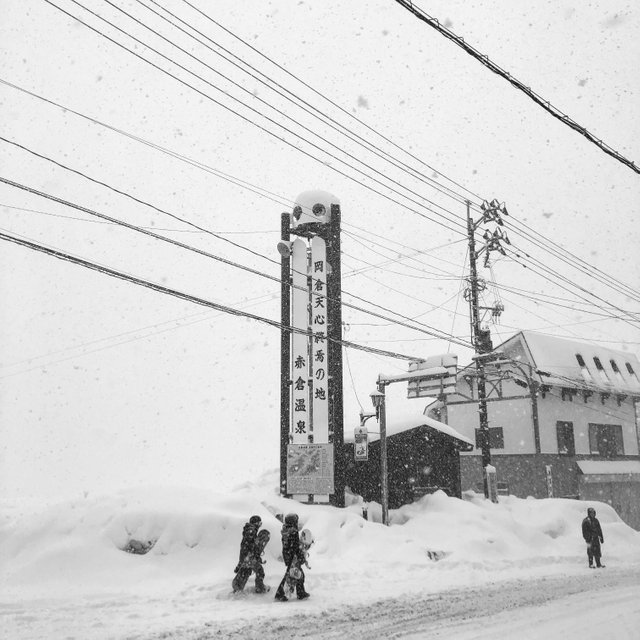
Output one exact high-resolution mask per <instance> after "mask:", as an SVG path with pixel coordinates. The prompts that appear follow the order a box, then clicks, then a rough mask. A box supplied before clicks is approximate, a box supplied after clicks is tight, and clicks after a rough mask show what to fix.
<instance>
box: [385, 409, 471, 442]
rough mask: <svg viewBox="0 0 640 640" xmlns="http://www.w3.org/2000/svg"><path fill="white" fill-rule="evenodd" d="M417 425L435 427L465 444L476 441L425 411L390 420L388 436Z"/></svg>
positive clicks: (436, 429)
mask: <svg viewBox="0 0 640 640" xmlns="http://www.w3.org/2000/svg"><path fill="white" fill-rule="evenodd" d="M416 427H429V428H431V429H434V430H435V431H439V432H440V433H444V434H445V435H447V436H449V437H451V438H454V439H455V440H459V441H460V442H464V443H465V444H469V445H471V446H475V445H474V443H473V442H472V441H471V440H469V438H467V437H466V436H463V435H462V434H461V433H460V432H459V431H456V429H454V428H453V427H451V426H449V425H448V424H445V423H444V422H440V421H438V420H434V419H433V418H429V416H425V415H424V414H423V413H418V414H416V415H415V416H411V417H409V418H405V419H402V420H394V421H389V423H388V424H387V436H392V435H394V434H396V433H402V432H403V431H408V430H409V429H415V428H416Z"/></svg>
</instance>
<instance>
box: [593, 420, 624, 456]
mask: <svg viewBox="0 0 640 640" xmlns="http://www.w3.org/2000/svg"><path fill="white" fill-rule="evenodd" d="M589 450H590V451H591V454H592V455H595V456H602V457H603V458H613V457H614V456H623V455H624V441H623V439H622V426H621V425H619V424H594V423H591V422H590V423H589Z"/></svg>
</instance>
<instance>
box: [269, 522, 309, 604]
mask: <svg viewBox="0 0 640 640" xmlns="http://www.w3.org/2000/svg"><path fill="white" fill-rule="evenodd" d="M298 529H299V527H298V515H297V514H295V513H290V514H288V515H286V516H285V518H284V524H283V526H282V557H283V559H284V563H285V564H286V566H287V568H286V570H285V572H284V577H283V578H282V581H281V582H280V585H279V586H278V590H277V591H276V600H280V601H282V602H285V601H287V600H288V598H287V596H286V595H285V591H284V589H285V584H295V590H296V596H297V597H298V600H304V599H305V598H308V597H309V594H308V593H307V592H306V591H305V588H304V571H303V570H302V565H303V564H306V561H307V558H306V555H305V552H304V549H303V547H302V545H301V543H300V534H299V533H298ZM293 576H295V577H293Z"/></svg>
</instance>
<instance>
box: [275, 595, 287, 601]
mask: <svg viewBox="0 0 640 640" xmlns="http://www.w3.org/2000/svg"><path fill="white" fill-rule="evenodd" d="M288 599H289V598H287V596H285V595H284V593H276V600H278V601H279V602H286V601H287V600H288Z"/></svg>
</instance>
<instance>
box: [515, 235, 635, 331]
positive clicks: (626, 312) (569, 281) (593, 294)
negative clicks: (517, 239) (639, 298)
mask: <svg viewBox="0 0 640 640" xmlns="http://www.w3.org/2000/svg"><path fill="white" fill-rule="evenodd" d="M512 246H513V245H512ZM514 249H517V247H515V246H514ZM508 251H509V253H511V254H513V255H515V256H516V257H517V258H522V257H523V256H521V255H520V254H519V253H518V252H517V251H514V250H512V249H508ZM522 253H524V255H525V256H526V257H527V258H529V260H531V261H532V262H533V263H534V264H535V263H537V266H539V267H540V269H542V271H544V272H546V273H547V274H549V275H550V276H552V277H553V278H557V279H558V280H560V281H564V282H566V283H567V284H569V285H571V286H573V287H575V288H576V289H579V290H580V291H582V292H583V293H585V294H587V295H590V296H592V297H593V298H595V299H597V300H600V301H601V302H604V303H605V304H606V305H608V306H610V307H611V308H612V309H615V310H616V311H619V312H620V313H622V314H624V315H626V316H628V317H629V318H630V319H631V320H632V321H633V322H640V319H638V318H637V317H636V316H635V315H634V314H633V313H631V312H629V311H625V310H624V309H621V308H620V307H618V306H616V305H614V304H611V303H610V302H607V301H606V300H605V299H604V298H601V297H600V296H599V295H597V294H595V293H593V292H592V291H589V290H588V289H585V288H584V287H582V286H580V285H578V284H576V283H575V282H573V281H571V280H569V279H568V278H565V277H564V276H561V275H560V274H559V273H556V272H555V271H552V270H551V269H549V268H548V267H546V266H545V265H543V264H542V263H539V262H537V261H536V260H534V259H533V258H532V256H530V255H529V254H528V253H526V252H524V251H523V252H522ZM515 262H517V263H518V264H520V265H521V266H523V267H524V268H525V269H530V270H531V271H532V272H533V273H537V274H538V275H540V276H542V277H543V278H545V279H546V280H549V281H551V282H553V280H551V278H550V277H549V275H547V276H545V275H544V274H543V273H540V272H539V271H537V270H536V269H534V268H532V267H528V266H527V265H525V264H523V263H522V262H520V261H519V260H515ZM554 284H556V285H558V286H560V287H561V288H562V289H565V291H570V290H569V289H568V288H567V287H565V286H563V285H562V284H559V283H558V282H557V281H556V282H555V283H554ZM579 297H581V298H582V299H583V300H585V301H586V300H587V299H586V298H584V297H583V296H580V295H579ZM595 306H596V307H597V308H599V309H601V310H603V311H604V309H603V307H601V306H600V305H595ZM617 317H618V318H619V319H620V320H622V321H623V322H626V323H627V324H631V326H635V325H633V324H632V322H630V321H629V320H627V319H626V318H622V317H619V316H617ZM636 328H637V327H636Z"/></svg>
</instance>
